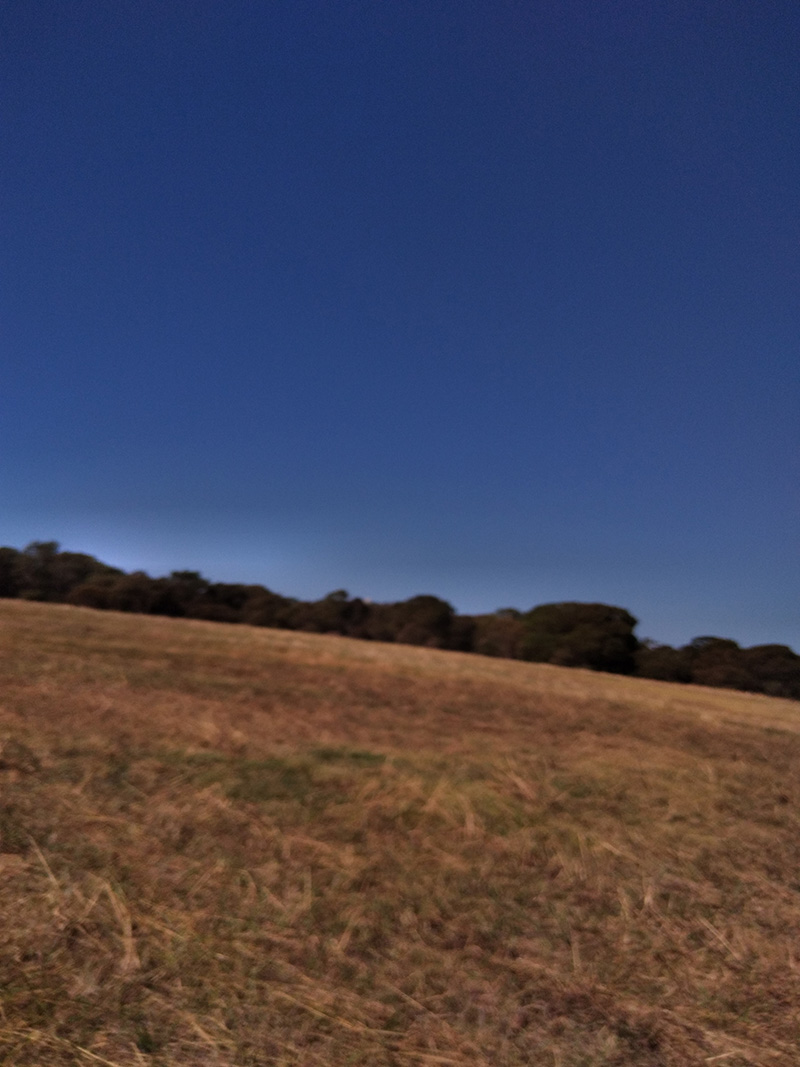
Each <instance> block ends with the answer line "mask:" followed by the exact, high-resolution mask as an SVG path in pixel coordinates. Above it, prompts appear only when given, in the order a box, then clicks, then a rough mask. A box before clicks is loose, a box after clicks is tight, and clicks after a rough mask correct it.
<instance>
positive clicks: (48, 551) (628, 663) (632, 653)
mask: <svg viewBox="0 0 800 1067" xmlns="http://www.w3.org/2000/svg"><path fill="white" fill-rule="evenodd" d="M0 597H19V598H24V599H27V600H44V601H54V602H67V603H71V604H76V605H80V606H83V607H90V608H98V609H103V610H111V611H127V612H137V613H144V614H151V615H170V616H173V617H176V618H177V617H183V618H190V619H206V620H210V621H213V622H227V623H245V624H248V625H251V626H272V627H278V628H282V629H289V630H306V631H311V632H314V633H335V634H342V635H344V636H347V637H359V638H362V639H364V640H370V641H397V642H401V643H403V644H411V645H424V646H427V647H429V648H441V649H451V650H454V651H459V652H477V653H480V654H482V655H487V656H501V657H506V658H509V659H526V660H531V661H536V662H541V663H553V664H557V665H559V666H563V667H586V668H589V669H591V670H595V671H611V672H613V673H617V674H637V675H639V676H641V677H644V678H657V679H661V680H662V681H670V682H683V683H693V684H700V685H711V686H725V687H730V688H736V689H746V690H751V691H753V692H758V693H767V694H769V695H770V696H781V697H791V698H794V699H800V656H798V655H797V654H796V653H795V652H793V651H792V649H790V648H788V647H787V646H786V645H757V646H755V647H754V648H740V647H739V645H738V644H737V643H736V642H735V641H731V640H729V639H728V638H722V637H713V636H702V637H696V638H695V639H694V640H693V641H691V642H689V644H688V645H686V646H684V647H683V648H671V647H670V646H669V645H659V644H656V643H654V642H652V641H645V642H639V640H638V639H637V638H636V636H635V634H634V630H635V628H636V619H635V618H634V617H633V616H632V615H631V614H630V613H629V612H628V611H626V610H625V609H624V608H619V607H613V606H611V605H609V604H584V603H579V602H565V603H556V604H541V605H540V606H539V607H535V608H532V609H531V610H530V611H527V612H521V611H518V610H517V609H516V608H502V609H500V610H498V611H496V612H495V613H494V614H492V615H476V616H471V615H459V614H457V613H456V611H455V610H454V608H453V606H452V605H451V604H448V603H447V601H446V600H441V599H440V598H439V597H436V596H431V595H428V594H424V595H420V596H414V597H411V598H410V599H409V600H403V601H400V602H398V603H395V604H373V603H371V602H370V601H367V600H362V599H360V598H359V597H351V596H350V594H349V593H348V592H347V591H346V590H345V589H336V590H334V591H333V592H332V593H328V595H327V596H325V597H323V598H322V599H321V600H315V601H303V600H297V599H295V598H293V597H285V596H281V595H280V594H279V593H274V592H272V591H271V590H269V589H265V588H264V586H261V585H243V584H230V583H223V582H210V581H208V579H206V578H204V577H203V575H202V574H200V573H199V571H193V570H180V571H173V572H172V573H171V574H170V575H169V576H168V577H164V578H151V577H150V576H149V575H148V574H145V573H144V572H143V571H135V572H133V573H132V574H126V573H125V572H124V571H121V570H119V569H118V568H116V567H109V566H108V565H107V564H105V563H101V562H100V561H99V560H97V559H95V558H94V557H93V556H87V555H84V554H83V553H80V552H62V551H61V550H60V547H59V545H58V542H56V541H34V542H32V543H31V544H29V545H27V546H26V547H25V548H24V549H22V550H18V549H16V548H9V547H0Z"/></svg>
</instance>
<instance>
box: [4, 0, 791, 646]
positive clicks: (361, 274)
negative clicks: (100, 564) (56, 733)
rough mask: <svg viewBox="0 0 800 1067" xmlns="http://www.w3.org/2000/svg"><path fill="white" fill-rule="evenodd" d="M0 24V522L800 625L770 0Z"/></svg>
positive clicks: (367, 1) (8, 11)
mask: <svg viewBox="0 0 800 1067" xmlns="http://www.w3.org/2000/svg"><path fill="white" fill-rule="evenodd" d="M0 42H2V43H1V44H0V85H1V86H2V107H1V109H0V110H1V111H2V118H1V119H0V143H2V158H3V163H2V189H1V190H0V195H1V196H2V233H1V234H0V239H1V241H2V264H3V269H2V279H1V282H2V285H1V288H0V312H1V313H2V325H1V329H2V336H1V337H0V341H1V343H2V349H1V351H0V508H1V510H0V543H3V544H10V545H15V546H16V547H21V546H22V545H24V544H26V543H27V542H29V541H31V540H34V539H36V540H58V541H60V542H61V543H62V545H63V546H64V547H65V548H69V549H72V550H75V551H86V552H90V553H92V554H94V555H97V556H99V557H100V558H102V559H104V560H105V561H107V562H109V563H113V564H116V565H118V566H121V567H124V568H125V569H126V570H131V569H143V570H147V571H148V572H149V573H151V574H163V573H166V572H168V571H170V570H173V569H184V568H188V569H197V570H201V571H203V573H204V574H206V575H207V576H208V577H209V578H212V579H215V580H242V581H253V582H261V583H263V584H265V585H267V586H269V587H270V588H272V589H275V590H276V591H278V592H281V593H284V594H287V595H294V596H298V597H302V598H316V597H319V596H322V595H324V594H325V593H327V592H329V591H330V590H332V589H337V588H340V587H344V588H347V589H349V590H350V592H351V593H352V594H354V595H355V594H358V595H362V596H366V597H371V598H372V599H374V600H396V599H404V598H406V597H409V596H412V595H414V594H417V593H421V592H428V593H434V594H437V595H439V596H442V597H444V598H446V599H448V600H450V601H451V602H452V603H453V604H454V605H455V607H456V608H457V609H458V610H460V611H465V612H478V611H489V610H493V609H495V608H498V607H504V606H509V605H512V606H516V607H519V608H522V609H527V608H529V607H531V606H532V605H534V604H539V603H544V602H547V601H552V600H601V601H605V602H608V603H612V604H618V605H620V606H622V607H626V608H628V609H629V610H630V611H632V612H633V614H634V615H636V616H637V617H638V618H639V619H640V625H639V631H638V632H639V634H640V636H643V637H644V636H650V637H653V638H657V639H660V640H664V641H668V642H670V643H684V642H686V641H688V640H689V639H691V638H692V637H694V636H696V635H698V634H709V633H711V634H717V635H720V636H727V637H733V638H735V639H736V640H739V641H740V642H741V643H742V644H755V643H763V642H780V643H786V644H790V645H792V646H793V647H794V648H795V649H800V610H799V609H800V603H799V602H798V599H799V598H798V593H799V592H800V552H798V548H800V538H799V537H798V529H800V523H799V522H798V519H800V506H798V491H797V490H798V466H800V465H799V464H798V456H799V454H800V450H799V449H798V445H799V444H800V432H799V427H800V418H798V415H799V414H800V358H799V357H800V352H799V349H800V344H799V341H800V301H799V299H798V298H799V295H800V270H799V269H798V267H799V266H800V212H799V211H798V191H799V190H800V126H799V124H798V116H800V5H798V4H797V3H796V0H764V2H761V3H758V4H754V3H752V2H751V0H746V2H743V0H725V2H724V3H723V2H721V0H715V2H707V0H691V2H689V0H686V2H683V0H680V2H678V0H675V2H659V0H654V2H652V3H649V2H648V3H642V2H641V0H609V2H604V3H599V4H595V3H590V2H589V0H581V2H578V0H542V2H523V0H491V2H488V0H486V2H484V0H448V2H444V0H391V2H389V3H381V2H377V0H285V2H284V0H269V2H267V0H262V2H247V0H225V2H221V0H219V2H217V0H214V2H210V0H193V2H192V3H191V4H171V3H163V2H162V0H119V2H114V3H107V2H104V0H103V2H101V0H83V2H76V3H64V2H63V0H58V2H56V0H6V3H5V4H3V6H2V8H1V9H0Z"/></svg>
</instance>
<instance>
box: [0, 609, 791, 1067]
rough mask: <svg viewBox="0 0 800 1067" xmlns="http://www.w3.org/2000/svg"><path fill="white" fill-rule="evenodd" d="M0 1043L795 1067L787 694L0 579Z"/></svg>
mask: <svg viewBox="0 0 800 1067" xmlns="http://www.w3.org/2000/svg"><path fill="white" fill-rule="evenodd" d="M0 746H1V750H0V998H1V1000H2V1003H1V1004H0V1063H3V1064H13V1065H15V1067H16V1065H19V1067H29V1065H30V1067H34V1065H36V1067H40V1065H43V1064H47V1065H49V1064H53V1065H58V1067H61V1065H67V1064H69V1065H81V1067H85V1065H89V1064H98V1063H99V1064H107V1065H108V1064H110V1065H119V1067H129V1065H130V1067H133V1065H141V1064H152V1065H154V1067H155V1065H164V1067H166V1065H168V1064H169V1065H186V1067H189V1065H205V1064H208V1065H220V1067H228V1065H230V1067H233V1065H237V1067H238V1065H245V1064H247V1065H255V1064H258V1065H262V1064H264V1065H266V1064H285V1065H289V1064H292V1065H294V1064H297V1065H300V1064H303V1065H314V1064H331V1065H345V1064H348V1065H352V1064H363V1065H367V1064H370V1065H394V1067H405V1065H415V1064H420V1065H425V1064H431V1065H432V1064H454V1065H468V1064H469V1065H473V1064H476V1065H477V1064H486V1065H492V1067H495V1065H507V1067H518V1065H520V1067H521V1065H523V1064H535V1065H538V1064H543V1065H554V1067H600V1065H604V1067H612V1065H615V1067H623V1065H625V1067H628V1065H632V1067H640V1065H641V1067H645V1065H647V1067H679V1065H680V1067H684V1065H687V1064H690V1065H691V1064H706V1063H720V1064H725V1065H726V1067H735V1065H744V1064H757V1065H764V1067H766V1065H776V1067H790V1065H795V1064H796V1063H797V1061H798V1060H797V1052H796V1050H797V1048H798V1047H800V964H798V961H797V959H796V955H795V954H796V952H797V945H798V944H800V832H798V831H800V820H799V819H798V811H800V774H799V773H798V772H800V705H798V704H797V703H796V702H790V701H782V700H777V699H771V698H768V697H760V696H753V695H749V694H745V693H737V692H731V691H725V690H718V689H703V688H701V687H696V686H691V687H689V686H685V687H684V686H675V685H670V684H666V683H659V682H652V681H645V680H637V679H629V678H623V677H617V676H612V675H600V674H593V673H590V672H584V671H579V670H574V669H573V670H564V669H560V668H557V667H550V666H541V665H533V664H526V663H519V662H512V661H506V660H493V659H484V658H482V657H477V656H467V655H462V654H458V653H448V652H438V651H433V650H426V649H419V648H413V647H409V646H401V645H378V644H369V643H364V642H356V641H350V640H347V639H344V638H336V637H322V636H318V635H311V634H303V633H296V632H284V631H272V630H266V629H253V628H248V627H244V626H241V627H230V626H225V625H220V624H214V623H204V622H186V621H179V620H170V619H165V618H154V617H149V616H131V615H117V614H114V613H99V612H92V611H90V610H88V609H81V608H72V607H65V606H61V605H42V604H34V603H27V602H22V601H10V600H7V601H0Z"/></svg>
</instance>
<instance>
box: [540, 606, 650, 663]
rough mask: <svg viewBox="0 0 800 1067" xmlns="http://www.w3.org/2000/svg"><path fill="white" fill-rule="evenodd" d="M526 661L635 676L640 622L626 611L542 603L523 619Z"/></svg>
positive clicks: (601, 607) (607, 607) (602, 607)
mask: <svg viewBox="0 0 800 1067" xmlns="http://www.w3.org/2000/svg"><path fill="white" fill-rule="evenodd" d="M523 622H524V624H525V635H524V637H523V638H522V641H521V647H520V654H521V657H522V658H523V659H527V660H533V661H535V662H540V663H554V664H558V665H559V666H562V667H588V668H590V669H591V670H595V671H610V672H612V673H614V674H632V673H633V671H634V669H635V666H636V661H635V658H634V654H635V652H636V650H637V649H638V647H639V642H638V640H637V639H636V637H635V636H634V633H633V631H634V629H635V628H636V623H637V620H636V619H635V618H634V617H633V615H631V614H630V613H629V612H627V611H626V610H625V609H624V608H617V607H612V606H610V605H608V604H580V603H574V602H568V603H559V604H542V605H541V606H540V607H537V608H533V609H532V610H531V611H529V612H528V613H527V614H526V615H524V616H523Z"/></svg>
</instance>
